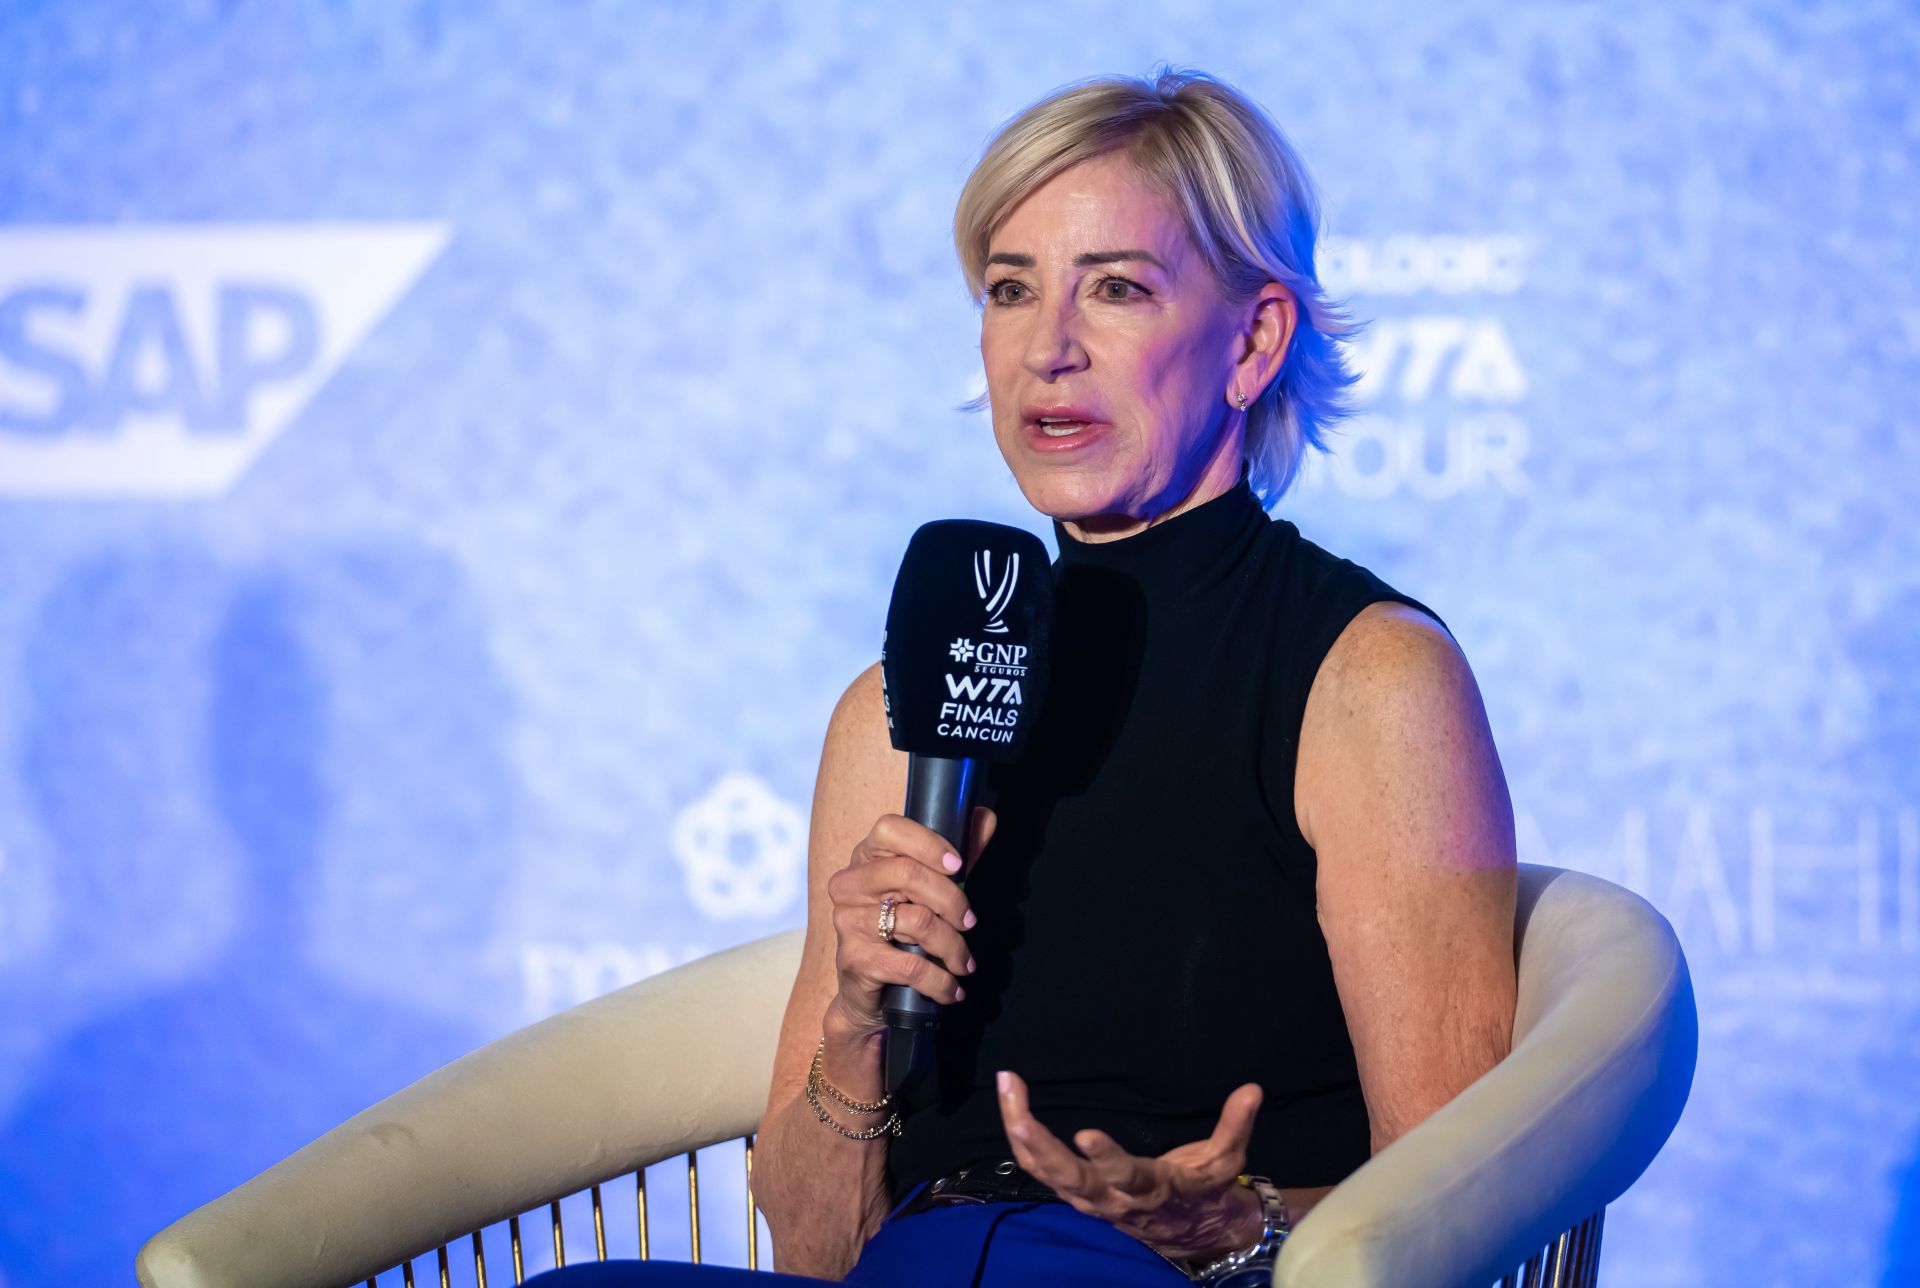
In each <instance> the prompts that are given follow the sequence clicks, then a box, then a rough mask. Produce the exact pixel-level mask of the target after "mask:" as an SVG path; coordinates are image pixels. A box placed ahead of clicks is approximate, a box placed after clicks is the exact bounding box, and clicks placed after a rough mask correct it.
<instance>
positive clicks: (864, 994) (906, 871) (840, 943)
mask: <svg viewBox="0 0 1920 1288" xmlns="http://www.w3.org/2000/svg"><path fill="white" fill-rule="evenodd" d="M997 821H998V820H997V819H996V817H995V815H994V812H993V811H992V810H990V809H988V808H986V807H985V806H984V805H976V806H975V807H974V810H973V819H972V823H973V826H972V835H971V836H970V837H969V838H968V839H969V842H970V843H969V845H968V847H967V848H968V850H969V851H970V852H971V854H972V855H973V856H974V857H976V858H977V857H978V855H979V853H980V851H981V850H983V849H985V848H986V844H987V842H988V841H989V840H991V839H992V837H993V829H994V825H995V823H996V822H997ZM952 850H953V847H952V846H950V845H948V844H947V842H946V839H945V838H944V837H942V836H941V835H940V834H939V833H938V832H935V831H934V830H933V829H932V828H929V827H926V826H924V825H922V824H920V823H916V822H914V821H913V820H912V819H910V818H907V817H905V816H903V815H900V814H886V815H882V816H881V818H880V819H879V821H877V822H876V823H874V825H873V828H872V830H870V831H869V832H868V833H867V834H866V836H864V837H862V838H861V839H860V842H859V843H858V844H857V845H855V846H854V847H853V857H852V859H851V861H849V862H848V864H847V866H846V867H844V868H842V869H841V870H840V871H838V872H836V873H834V874H833V875H832V876H831V877H829V878H828V879H827V896H828V898H829V899H830V900H831V901H832V903H833V929H834V937H835V940H836V945H835V950H834V964H835V968H836V970H837V972H838V974H839V985H840V991H839V993H838V994H837V995H836V996H835V997H834V999H833V1002H832V1005H833V1006H834V1007H837V1008H838V1009H839V1011H840V1014H841V1017H842V1019H843V1020H844V1021H845V1022H846V1025H847V1028H848V1030H849V1031H850V1032H851V1034H852V1035H854V1036H865V1035H868V1034H874V1033H879V1032H882V1031H883V1030H885V1029H886V1027H887V1021H886V1017H885V1016H884V1015H883V1014H882V1013H881V1010H880V998H881V994H882V992H883V991H884V990H885V989H886V987H887V985H889V984H905V985H907V986H908V987H910V988H913V989H914V990H916V991H917V992H920V993H922V994H924V995H925V996H927V997H929V998H931V999H933V1000H934V1001H936V1002H942V1003H953V1002H956V1001H958V1000H960V998H961V997H962V996H964V992H963V990H962V987H961V984H960V980H961V978H963V977H964V976H966V975H969V974H971V973H972V972H973V959H972V957H971V955H970V954H969V953H968V951H967V941H966V937H965V935H964V934H963V933H962V932H963V931H966V930H969V929H971V928H972V927H973V922H974V917H973V910H972V908H971V907H970V906H969V905H968V903H967V896H966V893H965V892H964V891H962V890H961V889H960V887H959V885H958V884H956V880H955V879H956V878H957V877H959V876H961V875H962V874H963V873H966V872H971V871H972V867H971V866H970V865H968V864H964V863H963V864H961V865H959V866H958V867H957V868H955V869H953V870H950V869H949V865H947V864H946V863H943V862H942V860H943V858H944V857H945V856H946V855H948V854H951V853H952ZM887 898H892V899H894V900H895V904H894V922H893V938H894V942H893V943H891V944H890V943H888V942H886V941H885V940H884V939H881V938H880V904H881V901H882V900H884V899H887ZM899 944H918V945H919V946H920V947H921V949H922V950H923V951H924V952H925V953H926V954H927V955H926V956H925V957H922V956H919V955H917V954H915V953H910V952H907V951H906V950H905V949H903V948H900V947H898V946H897V945H899Z"/></svg>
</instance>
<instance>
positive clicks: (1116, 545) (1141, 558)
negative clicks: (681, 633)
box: [1053, 464, 1269, 592]
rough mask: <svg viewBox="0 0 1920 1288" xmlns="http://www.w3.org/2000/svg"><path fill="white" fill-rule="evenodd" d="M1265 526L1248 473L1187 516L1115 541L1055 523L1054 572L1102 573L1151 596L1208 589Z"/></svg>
mask: <svg viewBox="0 0 1920 1288" xmlns="http://www.w3.org/2000/svg"><path fill="white" fill-rule="evenodd" d="M1268 522H1269V520H1268V518H1267V512H1266V510H1265V509H1264V508H1263V507H1262V506H1261V504H1260V499H1259V498H1258V497H1256V496H1255V495H1254V494H1253V486H1252V484H1251V483H1250V482H1249V479H1248V470H1247V467H1246V466H1245V465H1244V464H1243V465H1242V466H1241V468H1240V481H1239V482H1238V483H1236V484H1234V486H1232V487H1230V488H1228V489H1227V490H1226V491H1225V492H1222V493H1221V494H1220V495H1219V496H1216V497H1212V498H1210V499H1208V500H1206V501H1203V502H1201V503H1200V504H1199V505H1196V506H1194V507H1193V508H1192V509H1191V510H1185V511H1182V512H1181V513H1179V514H1176V515H1174V516H1173V517H1172V518H1171V519H1163V520H1161V521H1160V522H1159V523H1155V524H1152V525H1150V526H1149V527H1147V528H1145V529H1143V530H1141V531H1139V532H1136V533H1134V534H1133V535H1132V536H1128V537H1120V538H1118V539H1117V540H1114V541H1080V540H1077V539H1075V538H1074V537H1073V536H1072V535H1070V534H1069V533H1068V532H1067V529H1066V525H1065V524H1063V523H1061V522H1060V521H1059V520H1058V519H1055V520H1054V521H1053V537H1054V541H1055V543H1056V544H1057V545H1058V547H1059V550H1060V557H1059V558H1058V559H1057V560H1055V562H1054V566H1055V568H1057V569H1061V570H1063V571H1064V570H1069V569H1075V568H1089V569H1101V570H1105V571H1111V572H1114V573H1119V574H1122V575H1125V576H1127V577H1128V578H1130V579H1131V580H1133V581H1136V582H1138V583H1140V585H1141V586H1142V587H1143V588H1144V589H1146V590H1147V591H1149V592H1156V591H1162V592H1177V591H1180V590H1184V589H1190V588H1197V587H1199V586H1203V585H1209V584H1211V583H1212V582H1214V581H1215V580H1216V579H1217V576H1218V575H1219V574H1221V573H1223V572H1224V571H1225V567H1226V566H1227V565H1230V564H1232V563H1233V562H1235V559H1236V556H1237V554H1238V552H1239V551H1240V550H1241V548H1242V546H1243V545H1244V543H1245V542H1246V540H1247V539H1248V538H1249V537H1251V536H1253V535H1257V534H1258V532H1259V531H1260V529H1261V528H1264V527H1265V526H1266V524H1267V523H1268Z"/></svg>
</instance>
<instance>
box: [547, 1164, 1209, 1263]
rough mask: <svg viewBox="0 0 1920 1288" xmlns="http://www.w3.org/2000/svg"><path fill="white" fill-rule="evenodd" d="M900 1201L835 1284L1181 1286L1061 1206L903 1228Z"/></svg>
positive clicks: (947, 1214)
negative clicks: (844, 1274)
mask: <svg viewBox="0 0 1920 1288" xmlns="http://www.w3.org/2000/svg"><path fill="white" fill-rule="evenodd" d="M920 1188H921V1187H915V1189H914V1190H913V1191H912V1192H910V1193H909V1194H908V1195H907V1197H906V1198H904V1199H902V1200H901V1201H900V1203H899V1205H898V1206H896V1207H895V1208H894V1209H893V1211H892V1212H891V1213H889V1214H888V1216H887V1219H886V1221H885V1222H884V1223H882V1225H881V1226H880V1229H879V1230H878V1231H876V1232H875V1234H874V1236H873V1238H871V1239H869V1240H867V1246H866V1247H864V1248H862V1249H861V1250H860V1260H859V1261H858V1262H857V1263H855V1265H854V1267H853V1269H852V1270H850V1271H848V1272H847V1277H846V1278H845V1279H843V1280H841V1281H840V1282H842V1283H848V1284H861V1285H867V1286H868V1288H896V1286H897V1285H913V1286H914V1288H1065V1286H1068V1285H1074V1284H1101V1285H1104V1286H1105V1288H1179V1286H1180V1285H1184V1284H1186V1283H1187V1282H1188V1279H1187V1277H1186V1276H1185V1275H1184V1274H1182V1273H1180V1271H1178V1270H1176V1269H1175V1268H1174V1267H1173V1266H1172V1265H1171V1264H1169V1263H1168V1262H1167V1261H1166V1260H1165V1259H1164V1258H1163V1257H1161V1256H1160V1254H1159V1253H1157V1252H1155V1251H1154V1250H1153V1249H1152V1248H1149V1247H1148V1246H1147V1245H1146V1244H1144V1243H1142V1242H1140V1240H1138V1239H1136V1238H1134V1237H1133V1236H1132V1235H1130V1234H1127V1233H1125V1232H1123V1231H1121V1230H1120V1229H1118V1228H1116V1227H1115V1226H1113V1225H1112V1224H1110V1223H1109V1222H1107V1221H1104V1220H1102V1219H1101V1218H1099V1217H1097V1216H1088V1215H1087V1214H1086V1213H1084V1212H1081V1211H1079V1210H1077V1209H1075V1208H1074V1207H1073V1206H1072V1205H1071V1204H1067V1203H957V1204H953V1205H951V1206H945V1207H936V1208H931V1209H929V1210H927V1211H925V1212H921V1213H917V1214H916V1215H914V1216H910V1217H908V1218H906V1219H905V1220H896V1219H895V1218H896V1217H898V1216H899V1215H900V1209H901V1208H903V1207H905V1206H906V1205H907V1204H908V1203H909V1202H911V1201H912V1199H913V1197H914V1195H916V1194H918V1193H919V1192H920ZM527 1282H528V1284H529V1285H530V1288H531V1286H532V1285H538V1288H723V1286H730V1288H782V1286H783V1285H801V1284H821V1283H827V1282H830V1281H829V1280H825V1279H815V1278H813V1277H811V1276H809V1275H783V1274H773V1273H771V1272H769V1271H764V1270H741V1269H738V1268H736V1267H732V1266H694V1265H688V1264H687V1263H686V1262H684V1261H604V1262H596V1263H593V1264H591V1265H582V1266H568V1267H567V1268H566V1269H564V1270H549V1271H548V1272H547V1273H546V1274H544V1275H536V1276H534V1277H533V1278H532V1279H530V1280H528V1281H527Z"/></svg>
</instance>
